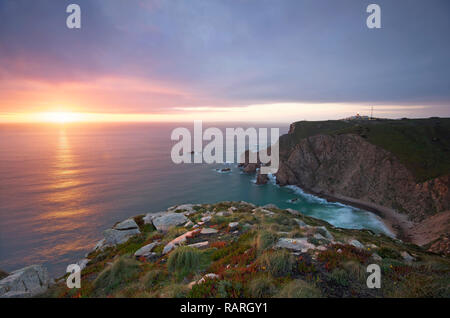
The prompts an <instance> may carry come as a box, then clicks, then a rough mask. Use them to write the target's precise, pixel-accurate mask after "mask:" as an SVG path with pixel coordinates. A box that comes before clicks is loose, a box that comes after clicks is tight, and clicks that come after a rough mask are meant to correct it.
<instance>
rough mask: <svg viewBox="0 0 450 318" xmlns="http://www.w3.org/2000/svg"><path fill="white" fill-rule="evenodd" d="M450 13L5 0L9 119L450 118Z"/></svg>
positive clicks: (0, 60)
mask: <svg viewBox="0 0 450 318" xmlns="http://www.w3.org/2000/svg"><path fill="white" fill-rule="evenodd" d="M374 2H375V3H377V4H379V5H380V6H381V9H382V29H378V30H375V29H372V30H370V29H368V28H367V26H366V22H365V21H366V18H367V16H368V14H367V13H366V7H367V5H368V4H370V3H374ZM70 3H77V4H79V5H80V7H81V16H82V28H81V29H79V30H74V29H72V30H71V29H68V28H67V27H66V18H67V16H68V14H67V13H66V12H65V11H66V7H67V5H68V4H70ZM449 13H450V2H449V1H448V0H442V1H439V0H431V1H425V0H421V1H405V0H402V1H381V0H377V1H355V0H339V1H325V0H316V1H310V0H305V1H301V0H292V1H288V0H280V1H271V0H239V1H238V0H222V1H218V0H203V1H199V0H164V1H163V0H155V1H151V0H145V1H144V0H127V1H123V0H108V1H104V0H89V1H87V0H71V1H64V0H38V1H29V0H2V1H0V122H33V121H154V120H156V121H172V120H173V121H184V120H191V119H203V120H212V121H214V120H217V121H219V120H220V121H224V120H227V121H229V120H236V121H277V122H292V121H294V120H302V119H309V120H314V119H337V118H343V117H347V116H350V115H354V114H355V113H357V112H358V113H361V114H366V115H368V114H370V107H371V106H375V114H374V115H375V116H378V117H390V118H400V117H430V116H446V117H448V116H450V75H449V74H450V58H449V57H450V40H449V38H450V37H449V34H450V19H449ZM67 113H72V114H70V115H67Z"/></svg>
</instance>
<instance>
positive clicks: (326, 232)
mask: <svg viewBox="0 0 450 318" xmlns="http://www.w3.org/2000/svg"><path fill="white" fill-rule="evenodd" d="M316 229H319V230H321V232H323V234H324V235H325V237H326V238H327V239H329V240H333V239H334V237H333V235H332V234H331V233H330V232H329V231H328V229H327V228H326V227H325V226H318V227H316Z"/></svg>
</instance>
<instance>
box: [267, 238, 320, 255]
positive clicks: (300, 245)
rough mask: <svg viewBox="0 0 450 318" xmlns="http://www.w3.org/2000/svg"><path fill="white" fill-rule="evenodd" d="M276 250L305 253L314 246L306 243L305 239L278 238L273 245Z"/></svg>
mask: <svg viewBox="0 0 450 318" xmlns="http://www.w3.org/2000/svg"><path fill="white" fill-rule="evenodd" d="M275 247H276V248H286V249H288V250H294V251H300V252H302V253H306V252H307V251H308V250H309V249H315V248H316V246H315V245H314V244H311V243H309V242H308V239H306V238H299V239H293V238H287V237H284V238H280V239H279V240H278V242H277V244H276V245H275Z"/></svg>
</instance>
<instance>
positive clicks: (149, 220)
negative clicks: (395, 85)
mask: <svg viewBox="0 0 450 318" xmlns="http://www.w3.org/2000/svg"><path fill="white" fill-rule="evenodd" d="M166 213H167V212H166V211H160V212H155V213H147V214H146V215H145V216H144V217H143V218H142V219H143V220H144V224H153V220H154V219H156V218H157V217H160V216H163V215H164V214H166Z"/></svg>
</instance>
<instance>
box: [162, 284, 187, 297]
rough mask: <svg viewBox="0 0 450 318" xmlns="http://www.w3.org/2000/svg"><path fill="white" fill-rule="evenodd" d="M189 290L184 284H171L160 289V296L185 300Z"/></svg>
mask: <svg viewBox="0 0 450 318" xmlns="http://www.w3.org/2000/svg"><path fill="white" fill-rule="evenodd" d="M188 292H189V288H188V287H187V286H186V285H185V284H177V283H172V284H169V285H165V286H164V287H163V288H162V289H161V293H160V296H161V297H164V298H185V297H186V296H187V295H188Z"/></svg>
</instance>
